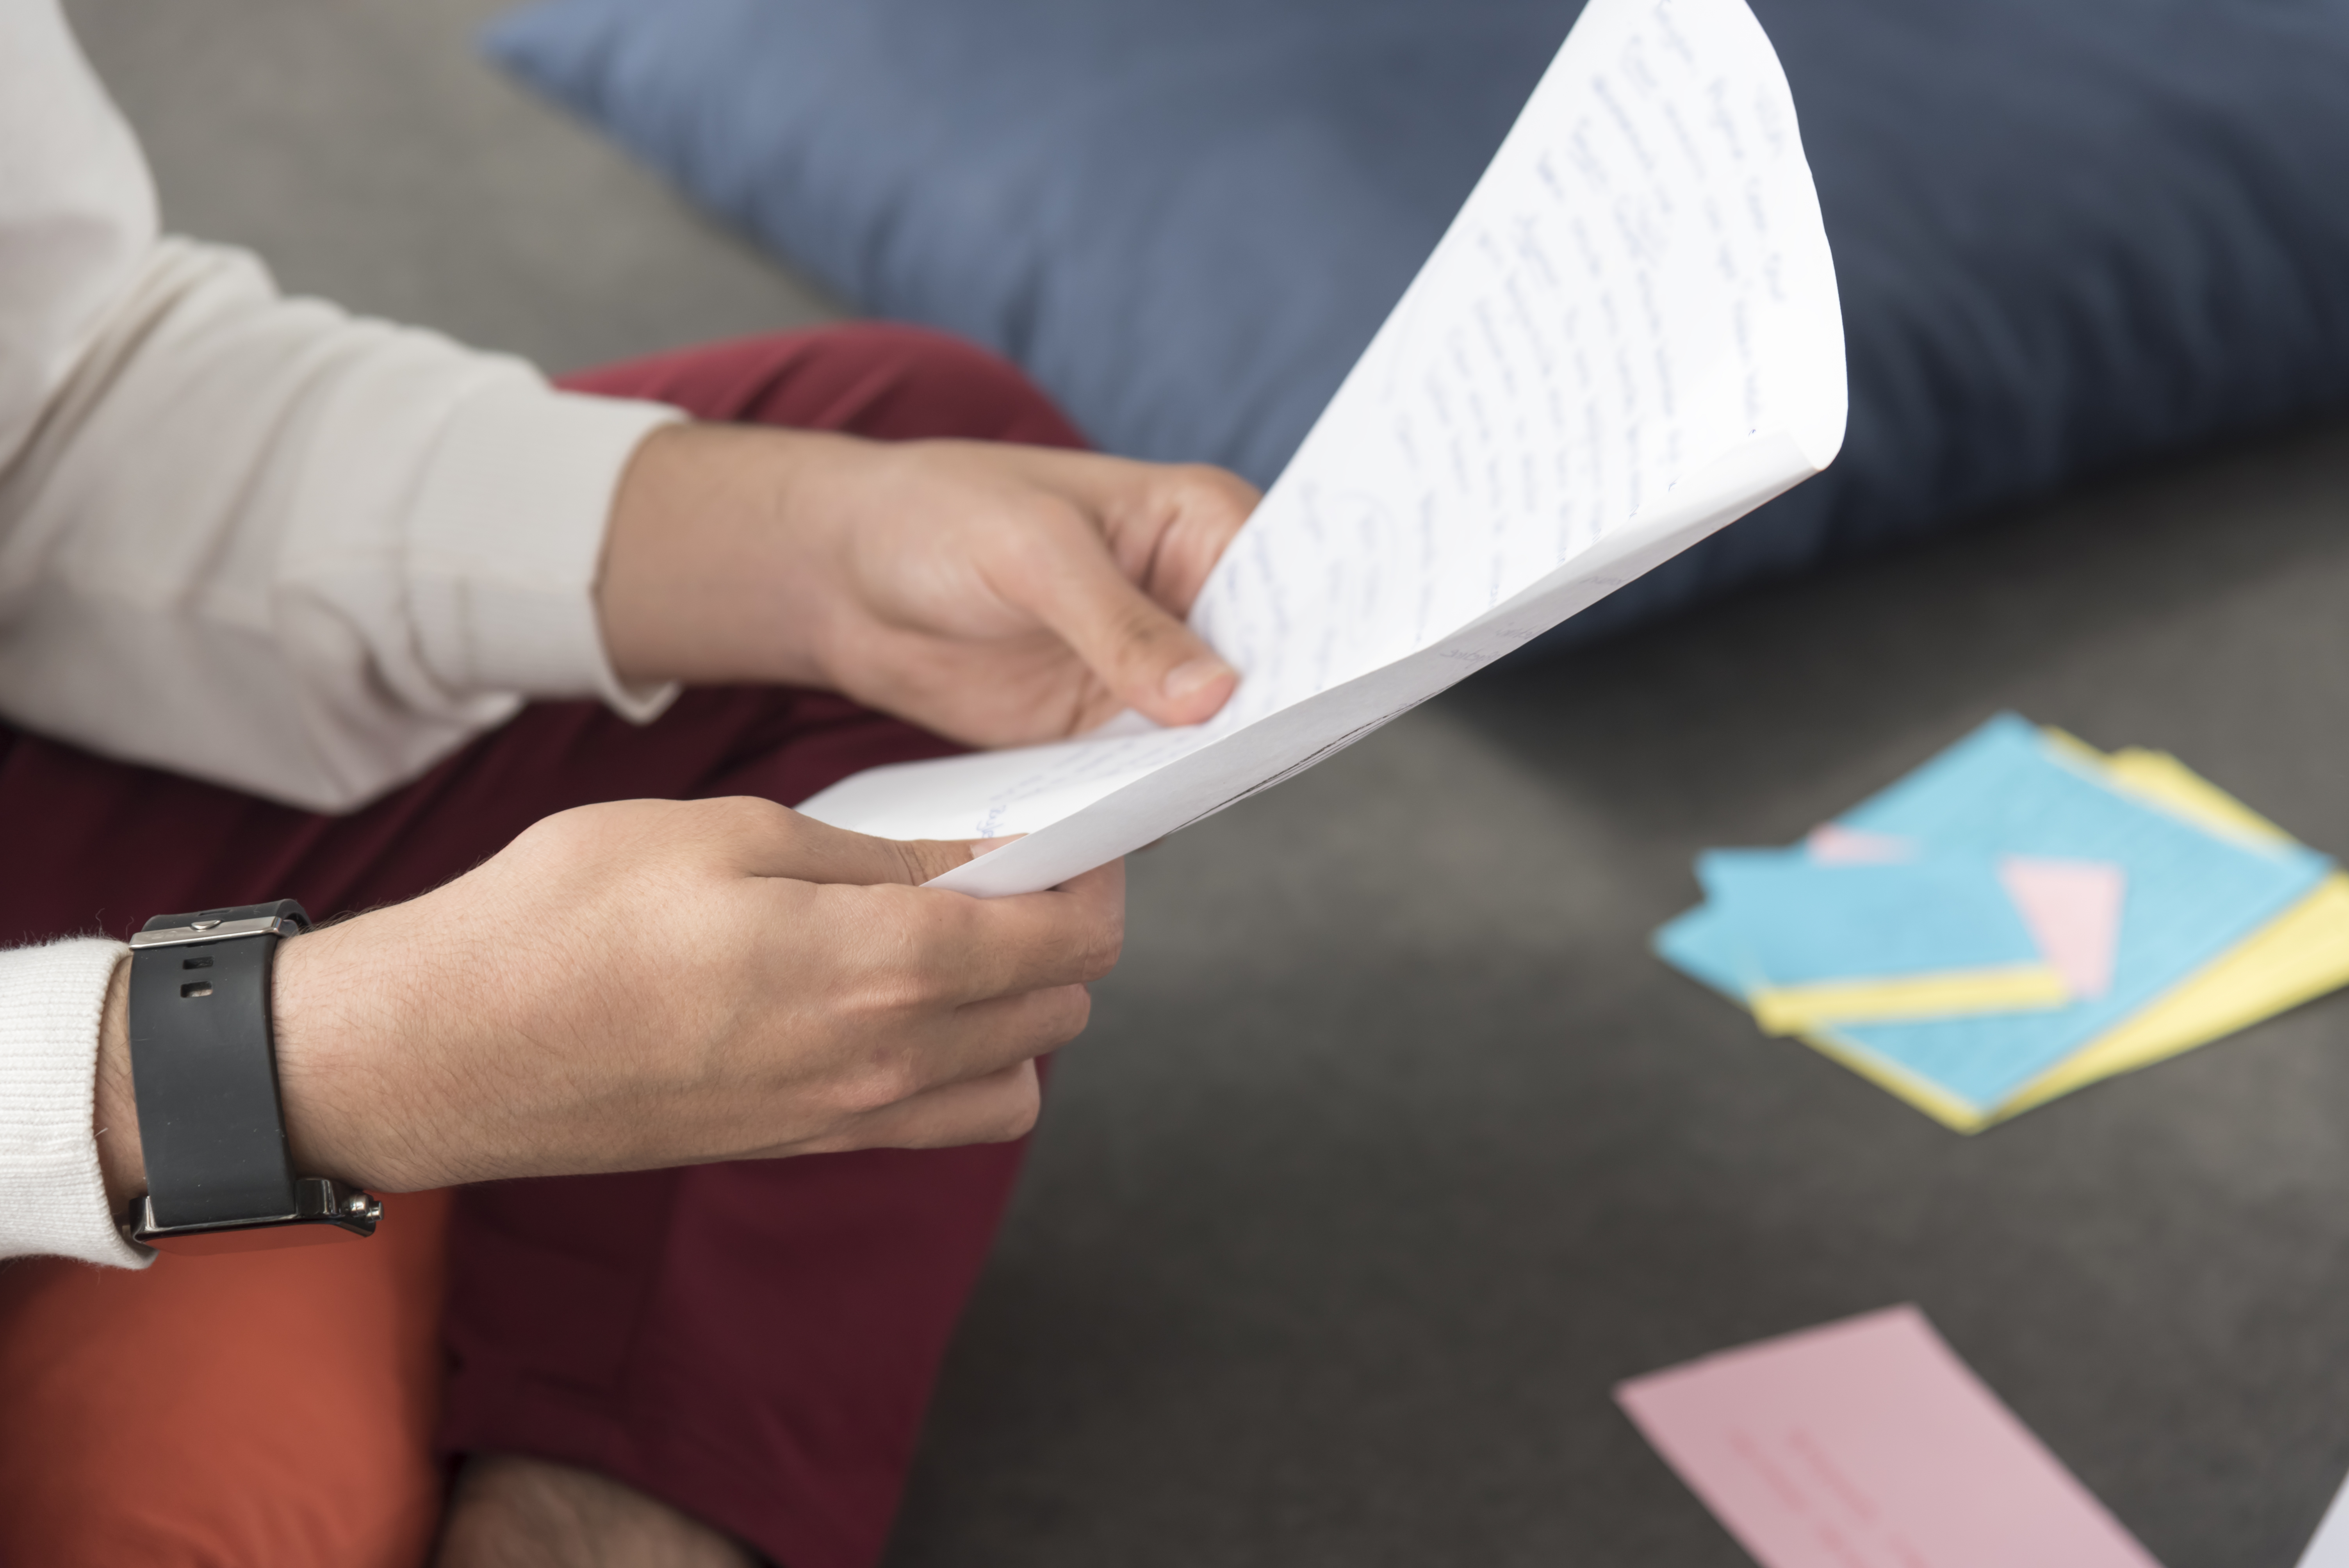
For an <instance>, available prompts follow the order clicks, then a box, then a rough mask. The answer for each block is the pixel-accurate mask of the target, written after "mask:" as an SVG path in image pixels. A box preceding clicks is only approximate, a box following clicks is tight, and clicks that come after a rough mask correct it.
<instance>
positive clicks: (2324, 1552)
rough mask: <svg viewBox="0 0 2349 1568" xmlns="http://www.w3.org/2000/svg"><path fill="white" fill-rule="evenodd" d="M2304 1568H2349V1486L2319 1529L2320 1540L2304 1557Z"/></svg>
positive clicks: (2329, 1510) (2301, 1560) (2335, 1496)
mask: <svg viewBox="0 0 2349 1568" xmlns="http://www.w3.org/2000/svg"><path fill="white" fill-rule="evenodd" d="M2300 1568H2349V1483H2344V1485H2343V1486H2342V1488H2341V1490H2340V1491H2338V1492H2336V1493H2335V1494H2334V1495H2333V1506H2332V1507H2330V1508H2328V1509H2326V1510H2325V1511H2324V1519H2323V1522H2321V1523H2319V1524H2318V1525H2317V1527H2316V1538H2315V1539H2314V1540H2313V1541H2311V1542H2309V1543H2308V1550H2307V1551H2306V1552H2303V1553H2301V1556H2300Z"/></svg>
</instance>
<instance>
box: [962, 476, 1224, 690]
mask: <svg viewBox="0 0 2349 1568" xmlns="http://www.w3.org/2000/svg"><path fill="white" fill-rule="evenodd" d="M999 592H1001V593H1003V594H1004V596H1005V597H1007V598H1009V599H1011V600H1013V601H1014V602H1015V603H1020V604H1022V605H1023V606H1024V607H1025V608H1026V609H1028V610H1029V611H1030V613H1031V614H1034V615H1035V616H1036V618H1037V619H1038V620H1040V621H1041V622H1043V623H1044V624H1045V625H1046V626H1048V627H1049V628H1050V629H1051V631H1052V632H1053V633H1055V634H1057V635H1058V636H1059V637H1060V638H1061V641H1062V642H1065V643H1067V644H1068V645H1069V646H1070V647H1071V648H1072V649H1074V650H1075V651H1076V655H1077V656H1078V657H1079V658H1081V659H1082V660H1083V661H1084V662H1085V666H1086V667H1087V668H1088V669H1090V670H1092V672H1093V674H1094V675H1095V676H1097V677H1099V679H1100V680H1101V682H1102V685H1103V686H1107V687H1109V689H1110V690H1111V691H1112V692H1113V693H1115V694H1116V696H1117V697H1118V700H1120V701H1121V702H1123V703H1124V704H1125V705H1126V706H1127V707H1132V708H1134V709H1136V710H1137V711H1139V712H1142V713H1143V714H1146V715H1148V716H1149V717H1151V718H1153V719H1154V720H1156V721H1157V722H1158V723H1160V724H1170V725H1171V724H1197V723H1200V722H1201V721H1203V720H1205V719H1207V718H1209V717H1213V716H1214V714H1215V712H1216V709H1217V708H1219V707H1223V706H1224V702H1225V699H1226V698H1227V697H1229V696H1231V695H1232V693H1233V691H1234V690H1235V689H1237V687H1238V686H1239V674H1238V672H1237V671H1236V670H1234V669H1233V668H1232V667H1231V665H1227V664H1226V663H1225V662H1224V661H1223V660H1222V659H1221V658H1219V657H1217V656H1216V651H1215V650H1214V649H1213V648H1210V647H1209V646H1207V645H1206V643H1205V642H1202V641H1201V640H1200V639H1199V637H1198V636H1197V635H1196V634H1194V633H1193V632H1192V630H1191V629H1190V628H1189V627H1188V626H1185V624H1183V623H1182V622H1181V621H1179V620H1177V619H1176V618H1175V617H1174V615H1173V614H1169V613H1168V612H1167V611H1166V610H1165V609H1164V607H1163V606H1161V605H1160V604H1159V603H1157V602H1156V601H1154V600H1153V599H1152V598H1151V597H1150V595H1149V594H1147V593H1143V591H1142V589H1141V588H1139V587H1137V586H1136V585H1135V584H1134V583H1133V582H1131V581H1129V580H1128V578H1127V576H1126V574H1125V573H1124V572H1123V571H1122V570H1120V569H1119V566H1118V564H1117V562H1116V561H1115V559H1114V558H1112V555H1111V553H1110V546H1109V543H1108V542H1107V541H1106V540H1104V539H1103V538H1102V534H1101V532H1100V531H1098V530H1097V529H1095V528H1094V527H1092V524H1091V523H1090V522H1087V521H1084V520H1082V519H1080V518H1075V517H1071V518H1069V519H1068V520H1066V522H1065V525H1064V526H1062V527H1060V528H1057V529H1054V530H1052V531H1050V532H1049V533H1048V534H1046V535H1044V536H1043V537H1042V538H1040V540H1039V541H1038V542H1037V548H1035V549H1032V550H1030V552H1027V555H1026V560H1025V562H1023V569H1022V570H1021V571H1019V573H1017V578H1016V580H1015V581H1012V582H1009V583H1002V584H999Z"/></svg>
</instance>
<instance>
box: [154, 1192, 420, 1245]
mask: <svg viewBox="0 0 2349 1568" xmlns="http://www.w3.org/2000/svg"><path fill="white" fill-rule="evenodd" d="M382 1220H383V1200H382V1199H380V1198H378V1197H377V1196H376V1195H375V1194H374V1193H372V1192H367V1191H362V1190H361V1189H359V1188H357V1187H347V1186H345V1185H344V1184H343V1183H342V1182H340V1181H333V1180H331V1179H330V1178H327V1177H325V1176H297V1177H295V1179H294V1212H292V1213H289V1214H256V1215H254V1216H253V1217H251V1218H249V1219H238V1220H229V1221H224V1222H214V1223H211V1224H200V1225H161V1224H158V1223H157V1222H156V1221H155V1201H154V1200H153V1199H152V1198H150V1197H148V1196H146V1195H145V1194H144V1193H142V1194H140V1196H139V1197H137V1198H134V1199H133V1200H131V1202H130V1208H129V1212H128V1214H126V1215H125V1217H124V1218H123V1221H122V1224H121V1229H122V1235H123V1239H124V1240H125V1241H128V1242H129V1243H130V1244H131V1245H132V1246H134V1247H150V1248H152V1249H153V1250H154V1251H156V1252H159V1253H186V1254H191V1255H202V1254H204V1253H253V1252H263V1251H267V1250H269V1249H272V1248H276V1247H306V1246H318V1245H322V1244H324V1243H329V1242H356V1241H364V1240H365V1239H366V1238H367V1237H369V1236H372V1235H374V1234H375V1228H376V1226H377V1225H378V1224H379V1223H381V1222H382Z"/></svg>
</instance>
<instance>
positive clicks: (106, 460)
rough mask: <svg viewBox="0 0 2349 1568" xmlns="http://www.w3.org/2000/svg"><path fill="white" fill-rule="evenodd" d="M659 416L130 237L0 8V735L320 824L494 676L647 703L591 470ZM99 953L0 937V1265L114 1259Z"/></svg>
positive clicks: (513, 702) (111, 111) (83, 93)
mask: <svg viewBox="0 0 2349 1568" xmlns="http://www.w3.org/2000/svg"><path fill="white" fill-rule="evenodd" d="M673 418H677V415H676V414H675V412H674V411H673V410H670V409H667V408H664V407H658V406H657V405H653V404H646V403H629V402H621V401H615V400H607V399H602V398H591V397H573V396H568V395H565V394H563V393H558V392H555V391H554V390H553V389H551V388H550V387H548V386H547V385H546V383H545V381H544V380H543V378H542V377H540V376H539V375H538V373H537V372H536V371H534V370H533V369H532V368H531V367H530V366H528V365H525V364H523V362H521V361H519V360H516V359H512V358H507V357H504V356H496V355H489V354H481V353H477V352H474V351H472V350H470V349H467V348H463V347H461V346H459V345H457V344H454V343H451V342H450V341H448V340H447V339H445V338H442V337H440V336H438V335H434V334H431V333H429V332H420V331H415V330H411V329H408V328H403V327H398V326H392V325H386V324H384V323H380V322H373V321H365V320H360V319H356V318H354V317H352V316H350V315H346V314H344V313H343V312H341V311H339V310H337V309H336V308H335V307H333V306H332V305H328V304H322V303H320V302H317V301H314V300H292V299H286V298H285V297H283V296H281V295H280V294H278V293H277V290H276V287H275V285H274V284H273V283H272V281H271V279H270V277H269V274H268V273H267V271H266V270H265V269H264V267H263V266H262V264H261V263H259V262H258V261H257V260H255V259H254V257H252V256H251V255H248V254H246V253H243V252H239V251H233V250H227V249H222V248H220V247H215V246H207V245H200V244H195V243H192V242H188V241H185V240H180V239H173V238H166V237H163V236H162V235H160V233H159V231H158V222H157V216H156V206H155V197H154V191H153V186H152V183H151V181H150V179H149V176H148V172H147V167H146V163H145V160H143V159H142V157H141V156H140V150H139V147H138V143H137V141H136V139H134V138H133V136H132V135H131V131H130V128H129V125H128V124H127V123H126V122H125V121H124V120H123V119H122V117H121V115H120V114H119V112H118V111H117V110H116V108H114V105H113V104H112V102H111V101H109V99H108V98H107V96H106V93H105V89H104V88H101V87H100V86H99V85H98V78H97V77H96V76H95V75H94V74H93V73H92V72H91V70H90V68H89V66H88V62H87V61H86V60H85V59H84V58H83V57H82V55H81V52H80V49H79V48H78V46H77V45H76V44H75V42H74V40H73V37H72V35H71V33H70V32H69V31H68V29H67V26H66V22H65V19H64V16H63V15H62V14H61V13H60V12H59V10H58V7H57V0H0V717H5V718H6V720H7V721H8V722H9V723H11V724H14V725H16V726H19V727H23V728H25V729H28V730H35V731H38V732H40V733H42V734H45V735H49V736H54V737H57V738H60V739H63V740H67V741H69V742H72V743H73V744H75V745H78V746H81V747H85V748H88V749H90V750H92V751H96V752H100V753H103V754H105V755H107V756H110V757H118V758H125V759H127V760H129V761H134V762H141V763H149V764H152V765H155V766H158V767H163V768H169V769H176V770H178V771H180V772H183V773H189V774H192V775H195V776H197V777H199V778H202V779H212V780H215V781H218V782H220V783H223V784H227V785H230V786H233V787H234V788H237V789H245V790H250V791H252V792H254V793H255V794H260V795H265V796H269V797H272V798H274V799H281V800H286V801H290V802H293V803H295V804H296V805H301V806H305V807H309V808H311V809H314V810H329V811H331V810H347V809H348V808H350V807H352V806H355V805H357V804H359V803H360V802H363V801H365V800H367V799H369V798H371V797H373V796H376V795H378V794H380V793H381V792H383V791H384V790H385V789H389V788H390V787H392V786H393V785H395V784H398V782H400V781H401V780H403V779H409V778H411V777H413V776H414V775H415V774H417V773H419V772H420V771H422V770H423V769H425V768H427V767H429V765H430V764H431V763H432V762H434V761H435V760H437V759H438V758H440V757H442V756H444V755H445V754H447V753H448V752H450V750H452V749H454V748H457V747H458V746H460V745H462V744H463V743H464V742H465V741H466V740H468V739H469V738H472V737H473V736H476V735H478V734H480V733H481V732H482V731H483V730H486V729H489V728H492V727H494V726H496V725H498V724H500V723H502V722H503V721H504V720H505V719H506V718H507V717H509V716H511V715H512V713H513V712H514V711H515V709H516V708H517V707H520V706H521V704H522V703H523V701H524V700H525V699H526V698H529V697H534V696H587V695H595V696H602V697H603V698H604V699H605V701H606V702H608V703H610V704H611V705H612V706H613V707H616V708H617V709H618V710H619V711H621V712H622V713H625V714H627V715H629V716H630V717H636V718H639V719H642V718H648V717H651V716H652V715H653V714H654V713H656V712H657V711H658V710H659V708H660V707H662V706H663V705H665V703H666V702H667V697H668V696H669V695H670V694H668V693H667V692H664V691H634V690H630V689H628V688H626V687H625V686H622V685H621V683H620V682H619V680H618V679H617V677H616V676H615V675H614V674H613V671H612V668H611V665H610V662H609V660H608V659H606V657H605V653H604V647H603V644H602V641H601V636H600V634H599V631H598V628H597V624H596V620H595V603H594V588H595V574H596V571H597V567H598V563H599V561H600V558H601V554H602V551H603V542H604V530H605V521H606V518H607V516H608V514H609V511H610V506H611V500H612V493H613V490H614V488H615V486H616V484H617V482H618V480H619V475H620V471H621V469H622V468H623V467H624V466H625V465H626V461H627V459H628V457H629V454H630V453H631V452H632V451H633V450H634V449H635V448H636V444H637V442H638V441H640V440H641V439H642V438H644V436H645V434H646V433H647V431H648V430H649V429H650V428H653V427H654V426H656V425H657V424H660V423H662V422H664V421H667V420H669V419H673ZM7 874H8V871H7V867H6V862H5V859H0V877H5V876H6V875H7ZM120 913H129V912H120ZM140 913H142V914H145V913H160V912H157V911H146V912H140ZM95 923H96V912H95V911H94V910H93V912H92V924H93V926H94V925H95ZM123 951H124V950H123V949H122V947H121V946H120V944H117V943H113V942H109V941H105V940H101V939H96V938H90V939H84V940H79V941H69V942H61V943H57V944H54V945H51V946H47V947H39V948H30V949H22V950H18V951H15V952H5V953H0V1256H6V1255H12V1254H18V1253H36V1252H40V1253H64V1254H67V1255H69V1256H74V1257H80V1258H87V1259H89V1260H91V1261H93V1262H99V1263H112V1264H136V1263H138V1262H139V1261H140V1259H139V1257H138V1255H137V1254H136V1253H134V1252H133V1250H132V1249H131V1248H129V1246H127V1245H126V1244H125V1243H123V1242H122V1241H121V1240H120V1239H119V1237H118V1236H117V1235H116V1234H115V1232H114V1230H113V1227H112V1225H111V1223H110V1222H109V1217H108V1215H107V1212H106V1205H105V1197H104V1191H103V1189H102V1187H101V1186H100V1184H99V1181H98V1159H97V1145H96V1142H95V1139H94V1136H93V1129H92V1127H91V1124H90V1117H91V1096H92V1078H93V1072H94V1068H95V1063H96V1053H97V1037H98V1012H99V1008H100V1006H101V1002H102V999H103V996H104V994H105V988H106V985H107V983H108V980H109V976H110V975H111V973H112V971H113V968H114V965H115V964H116V963H117V962H118V961H119V957H120V955H121V954H122V952H123Z"/></svg>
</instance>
